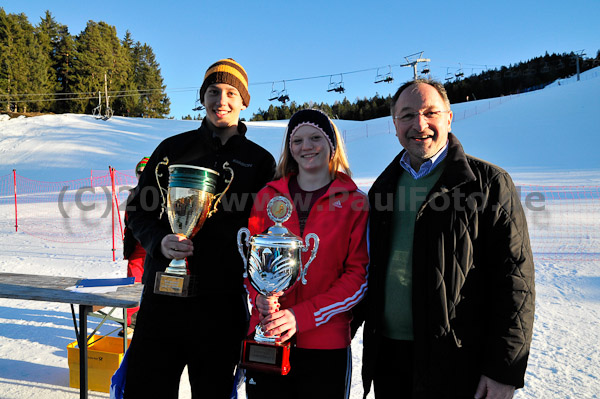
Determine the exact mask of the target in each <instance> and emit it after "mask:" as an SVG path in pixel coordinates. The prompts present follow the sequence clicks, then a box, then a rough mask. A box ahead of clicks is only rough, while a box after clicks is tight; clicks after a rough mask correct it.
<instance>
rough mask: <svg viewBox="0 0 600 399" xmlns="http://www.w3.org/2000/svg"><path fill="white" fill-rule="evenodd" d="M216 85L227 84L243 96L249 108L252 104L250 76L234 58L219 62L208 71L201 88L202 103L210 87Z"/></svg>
mask: <svg viewBox="0 0 600 399" xmlns="http://www.w3.org/2000/svg"><path fill="white" fill-rule="evenodd" d="M216 83H226V84H228V85H232V86H233V87H235V88H236V89H237V90H238V91H239V92H240V95H241V96H242V101H243V102H244V105H245V106H246V107H247V106H248V105H249V104H250V93H248V75H247V74H246V71H245V70H244V68H243V67H242V66H241V65H240V64H238V63H237V62H235V60H234V59H233V58H227V59H223V60H219V61H217V62H215V63H214V64H212V65H211V66H210V67H208V69H207V70H206V74H205V75H204V82H202V87H200V101H201V102H202V103H204V93H206V89H208V86H210V85H212V84H216Z"/></svg>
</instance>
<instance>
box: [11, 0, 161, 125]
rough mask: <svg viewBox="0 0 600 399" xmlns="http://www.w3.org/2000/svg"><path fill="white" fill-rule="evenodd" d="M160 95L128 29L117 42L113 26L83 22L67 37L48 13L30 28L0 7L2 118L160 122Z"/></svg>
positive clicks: (156, 69)
mask: <svg viewBox="0 0 600 399" xmlns="http://www.w3.org/2000/svg"><path fill="white" fill-rule="evenodd" d="M165 89H166V86H165V85H164V84H163V78H162V76H161V71H160V66H159V64H158V62H157V61H156V57H155V56H154V52H153V50H152V47H150V46H149V45H147V44H142V43H140V42H136V41H134V39H133V38H132V36H131V33H130V32H129V31H127V32H126V33H125V37H124V38H123V39H119V38H118V37H117V31H116V29H115V27H114V26H111V25H108V24H107V23H105V22H94V21H88V23H87V25H86V27H85V29H84V30H83V32H81V33H79V34H78V35H72V34H70V33H69V29H68V27H67V26H65V25H62V24H60V23H59V22H57V21H56V20H55V19H54V17H53V16H52V14H51V13H50V11H46V14H45V16H44V17H43V18H40V22H39V23H38V24H37V25H32V24H31V23H30V22H29V20H28V19H27V16H26V15H25V14H23V13H21V14H7V13H6V12H5V11H4V9H3V8H2V7H0V110H1V111H3V112H11V111H12V112H20V113H67V112H70V113H88V114H91V113H98V112H101V114H102V115H105V112H110V114H111V115H113V114H114V115H121V116H135V117H148V118H163V117H165V116H166V115H168V114H169V107H170V100H169V98H168V97H167V95H166V92H165ZM107 97H108V98H107ZM107 103H108V109H106V105H107ZM100 104H101V106H102V108H100V107H99V105H100Z"/></svg>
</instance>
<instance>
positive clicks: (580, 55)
mask: <svg viewBox="0 0 600 399" xmlns="http://www.w3.org/2000/svg"><path fill="white" fill-rule="evenodd" d="M584 51H585V50H577V51H575V52H574V55H575V60H576V62H577V81H578V82H579V58H583V56H584V55H586V54H585V53H584Z"/></svg>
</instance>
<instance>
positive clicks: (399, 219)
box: [354, 79, 535, 399]
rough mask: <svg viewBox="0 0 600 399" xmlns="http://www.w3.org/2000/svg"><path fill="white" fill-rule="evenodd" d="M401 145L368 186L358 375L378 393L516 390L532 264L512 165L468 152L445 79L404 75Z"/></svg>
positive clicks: (399, 100)
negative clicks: (367, 258)
mask: <svg viewBox="0 0 600 399" xmlns="http://www.w3.org/2000/svg"><path fill="white" fill-rule="evenodd" d="M391 112H392V117H393V119H394V126H395V128H396V135H397V137H398V140H399V141H400V144H401V145H402V147H404V150H403V151H402V152H400V154H398V156H397V157H396V159H394V161H392V163H391V164H390V165H389V166H388V167H387V168H386V169H385V170H384V171H383V173H382V174H381V175H380V176H379V177H378V179H377V180H376V181H375V183H374V184H373V186H372V188H371V190H370V191H369V201H370V204H371V217H370V232H369V242H370V255H371V264H370V269H369V291H368V293H367V298H366V300H364V301H363V302H362V303H361V304H359V306H358V307H356V308H355V321H354V327H355V329H356V328H358V326H359V325H360V324H361V323H362V321H365V326H364V330H363V345H364V346H363V351H364V353H363V370H362V372H363V384H364V387H365V397H366V393H368V392H369V390H370V387H371V382H373V384H374V389H375V397H376V398H377V399H381V398H456V399H458V398H469V399H472V398H477V399H482V398H487V399H506V398H512V397H513V394H514V390H515V389H516V388H520V387H523V385H524V375H525V369H526V366H527V358H528V355H529V347H530V344H531V337H532V329H533V319H534V297H535V290H534V266H533V257H532V254H531V246H530V242H529V236H528V232H527V223H526V220H525V214H524V212H523V208H522V207H521V203H520V200H519V195H518V193H517V190H516V188H515V186H514V184H513V182H512V180H511V178H510V176H509V175H508V174H507V173H506V172H505V171H504V170H502V169H500V168H499V167H497V166H495V165H492V164H490V163H488V162H485V161H482V160H479V159H477V158H474V157H471V156H469V155H466V154H465V152H464V151H463V148H462V146H461V144H460V142H459V141H458V139H457V138H456V136H454V135H453V134H452V133H451V132H450V130H451V123H452V111H451V110H450V102H449V100H448V96H447V94H446V91H445V89H444V86H443V85H442V84H441V83H439V82H435V81H432V80H425V79H423V80H415V81H410V82H407V83H405V84H404V85H402V86H401V87H400V88H399V89H398V91H397V92H396V94H395V95H394V97H393V98H392V104H391Z"/></svg>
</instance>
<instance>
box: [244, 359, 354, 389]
mask: <svg viewBox="0 0 600 399" xmlns="http://www.w3.org/2000/svg"><path fill="white" fill-rule="evenodd" d="M290 367H291V370H290V373H289V374H288V375H285V376H281V375H273V374H267V373H259V372H253V371H251V370H249V371H248V372H247V374H246V393H247V394H248V398H249V399H270V398H273V399H280V398H283V397H285V398H290V399H292V398H298V399H306V398H308V399H320V398H323V399H345V398H347V397H348V396H349V392H350V383H351V376H352V375H351V373H352V356H351V353H350V348H343V349H332V350H325V349H301V348H292V351H291V353H290Z"/></svg>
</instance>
